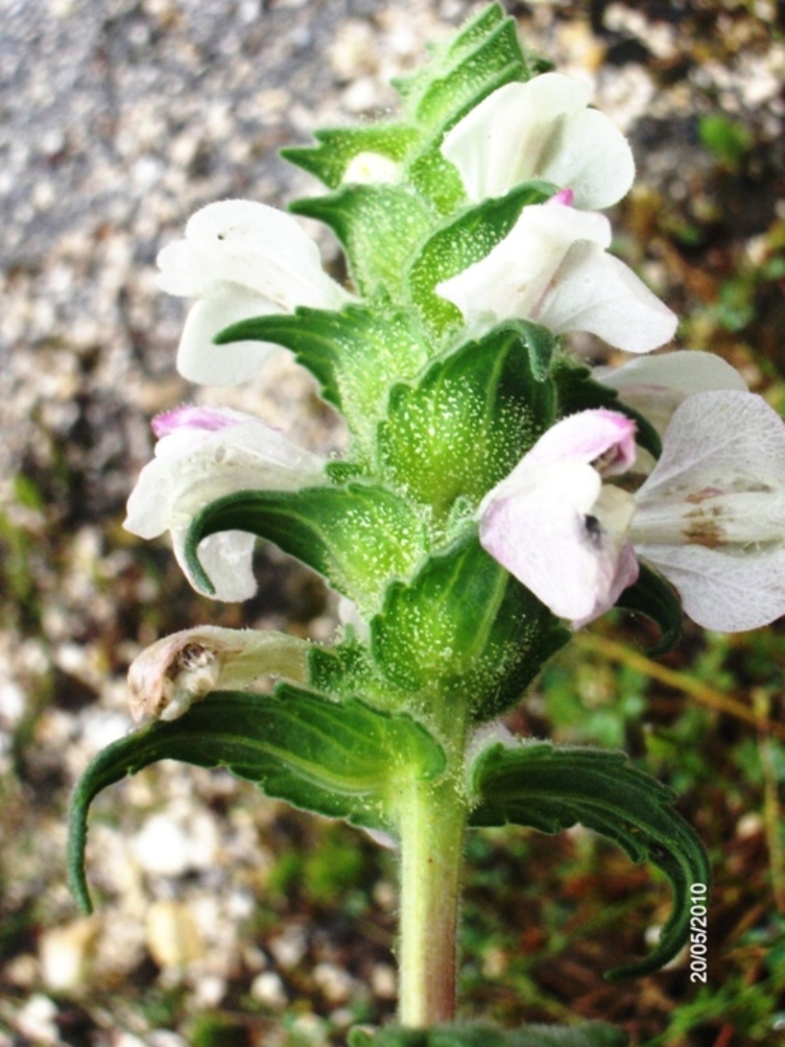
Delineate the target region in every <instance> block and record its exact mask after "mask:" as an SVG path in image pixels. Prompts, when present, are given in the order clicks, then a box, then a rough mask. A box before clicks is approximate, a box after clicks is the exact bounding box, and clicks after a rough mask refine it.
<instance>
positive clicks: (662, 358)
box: [593, 349, 748, 435]
mask: <svg viewBox="0 0 785 1047" xmlns="http://www.w3.org/2000/svg"><path fill="white" fill-rule="evenodd" d="M593 375H594V377H595V378H596V379H597V380H598V381H600V382H602V384H603V385H607V386H609V387H610V388H611V389H616V390H617V392H618V393H619V396H620V397H621V399H622V400H623V401H624V403H625V404H628V405H629V406H630V407H633V408H634V409H635V410H636V411H639V412H640V413H641V414H642V415H644V416H645V417H646V419H647V420H648V421H650V422H651V424H652V425H653V426H654V428H655V429H656V430H657V432H658V433H659V434H660V435H662V434H663V433H664V432H665V429H666V428H667V425H668V423H669V422H670V420H671V418H672V417H673V412H674V411H675V410H676V408H677V407H678V406H679V404H680V403H683V401H684V400H686V399H687V397H688V396H693V395H694V394H695V393H707V392H711V391H712V390H715V389H736V390H737V391H740V392H744V393H746V392H747V391H748V390H747V383H746V382H745V381H744V379H743V378H742V376H741V375H740V374H739V372H738V371H737V370H736V368H735V367H731V365H730V364H729V363H727V362H726V361H725V360H723V359H722V357H721V356H716V355H715V354H714V353H703V352H697V351H695V350H690V349H679V350H675V351H673V352H668V353H659V354H657V355H655V356H642V357H638V358H636V359H634V360H629V361H627V363H625V364H622V366H621V367H595V368H594V371H593Z"/></svg>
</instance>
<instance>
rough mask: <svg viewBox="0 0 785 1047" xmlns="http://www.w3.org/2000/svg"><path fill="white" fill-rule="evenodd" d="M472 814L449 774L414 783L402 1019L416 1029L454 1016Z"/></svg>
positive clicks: (408, 806) (405, 857)
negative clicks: (463, 869) (465, 843)
mask: <svg viewBox="0 0 785 1047" xmlns="http://www.w3.org/2000/svg"><path fill="white" fill-rule="evenodd" d="M466 815H467V807H466V801H465V799H464V798H463V797H462V796H461V795H460V792H459V790H458V789H457V788H456V786H455V783H454V781H451V780H449V779H448V780H446V781H445V780H444V779H442V780H441V781H440V782H439V783H438V784H437V785H434V784H433V783H422V782H418V783H414V785H413V787H412V789H411V793H410V795H408V796H406V797H405V798H403V803H402V804H401V813H400V823H399V824H400V831H401V873H400V875H401V914H400V918H401V925H400V942H399V950H398V951H399V964H400V1001H399V1018H400V1021H401V1024H402V1025H405V1026H409V1027H412V1028H425V1027H427V1026H430V1025H437V1024H440V1023H443V1022H451V1021H452V1020H453V1019H454V1017H455V978H456V964H457V931H458V907H459V902H460V879H461V866H462V852H463V836H464V830H465V826H466Z"/></svg>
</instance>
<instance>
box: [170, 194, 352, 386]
mask: <svg viewBox="0 0 785 1047" xmlns="http://www.w3.org/2000/svg"><path fill="white" fill-rule="evenodd" d="M158 266H159V268H160V270H161V272H160V274H159V276H158V284H159V286H160V287H161V288H163V290H164V291H168V292H169V294H174V295H182V296H184V297H186V298H196V299H197V300H196V302H195V303H194V305H193V306H191V309H190V312H189V313H188V318H187V319H186V322H185V327H184V329H183V334H182V338H181V340H180V348H179V350H178V354H177V367H178V369H179V371H180V373H181V374H183V375H184V377H186V378H187V379H189V381H192V382H200V383H203V384H210V385H232V384H235V383H238V382H243V381H245V380H246V379H248V378H250V377H252V376H253V375H254V374H255V373H256V371H257V370H258V369H259V367H260V365H261V364H262V363H263V362H264V360H265V359H266V358H267V357H268V356H269V355H270V353H272V352H273V351H275V350H276V349H278V348H279V347H278V346H275V345H271V344H269V343H264V342H253V341H248V342H236V343H233V344H232V345H229V346H215V345H213V338H214V337H215V335H217V334H218V333H219V331H222V330H223V329H224V328H226V327H228V326H229V325H230V324H234V323H237V322H239V321H240V320H247V319H251V318H253V317H255V316H264V315H267V314H270V313H280V312H291V311H292V310H294V309H295V308H296V307H297V306H299V305H305V306H311V307H313V308H317V309H340V308H341V307H342V306H343V305H344V304H345V303H346V302H347V301H348V300H349V297H350V296H349V295H348V294H347V293H346V292H345V291H344V290H343V288H342V287H340V285H339V284H337V283H336V282H335V281H334V280H332V279H331V278H330V277H329V276H328V275H327V274H326V273H325V272H324V270H323V269H322V263H321V259H320V257H319V249H318V248H317V246H316V244H315V243H314V242H313V241H312V240H311V238H310V237H309V236H308V235H307V233H305V232H304V231H303V229H302V228H301V227H300V226H299V225H298V223H297V222H296V220H295V219H294V218H293V217H292V216H291V215H288V214H284V212H282V211H277V210H276V209H275V208H274V207H267V206H265V205H264V204H258V203H252V202H250V201H248V200H224V201H221V202H218V203H214V204H209V205H208V206H207V207H203V208H202V209H201V210H200V211H197V212H196V214H194V215H193V216H192V217H191V218H190V219H189V221H188V224H187V225H186V227H185V239H184V240H178V241H176V242H175V243H172V244H169V245H168V246H167V247H165V248H164V249H163V250H162V251H161V252H160V253H159V255H158Z"/></svg>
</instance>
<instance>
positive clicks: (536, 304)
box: [436, 193, 677, 353]
mask: <svg viewBox="0 0 785 1047" xmlns="http://www.w3.org/2000/svg"><path fill="white" fill-rule="evenodd" d="M610 243H611V227H610V223H609V222H608V220H607V219H606V218H605V217H604V216H603V215H599V214H594V213H589V212H585V211H578V210H575V208H573V207H571V206H569V205H568V204H567V205H566V204H565V202H564V194H563V193H560V194H558V197H557V198H554V199H553V200H549V201H548V202H547V203H545V204H535V205H532V206H530V207H525V208H524V209H523V211H522V212H521V216H520V218H519V219H518V221H517V222H516V224H515V226H514V227H513V229H512V230H511V232H510V233H509V234H508V235H507V236H506V237H505V238H504V240H502V241H501V243H499V244H497V245H496V246H495V247H494V248H493V249H492V250H491V252H490V253H489V254H488V255H486V256H485V258H483V259H482V260H481V261H479V262H476V263H475V264H474V265H470V266H469V268H468V269H465V270H464V271H463V272H462V273H459V274H458V275H457V276H454V277H452V278H451V279H449V280H445V281H444V282H443V283H440V284H438V285H437V287H436V293H437V294H438V295H440V296H441V297H442V298H446V299H447V300H448V301H450V302H452V303H453V305H455V306H457V307H458V309H460V311H461V313H462V314H463V317H464V321H465V323H466V325H467V327H468V328H469V330H470V331H471V332H472V333H473V334H474V335H479V334H481V333H483V332H485V331H488V330H490V328H491V327H493V326H494V324H496V323H499V322H501V321H503V320H510V319H520V320H530V321H531V322H533V323H537V324H541V325H542V326H544V327H547V328H549V329H550V330H551V331H553V333H554V334H565V333H567V332H569V331H588V332H590V333H591V334H595V335H598V336H599V337H600V338H603V339H604V340H605V341H606V342H609V343H610V344H611V345H613V346H616V348H618V349H625V350H627V352H631V353H646V352H649V351H650V350H651V349H655V348H656V347H657V346H659V345H663V344H664V343H665V342H668V341H669V340H670V339H671V338H672V337H673V334H674V332H675V330H676V324H677V319H676V316H675V314H674V313H672V312H671V310H670V309H668V308H667V306H665V305H663V304H662V302H660V300H659V299H658V298H656V297H655V296H654V295H653V294H652V293H651V291H649V290H648V288H646V287H645V286H644V285H643V283H641V281H640V280H639V279H638V277H637V276H635V274H634V273H633V272H632V270H631V269H629V268H628V267H627V266H626V265H624V263H623V262H620V261H619V259H618V258H614V257H613V256H612V255H609V254H607V252H606V250H605V249H606V248H607V247H609V246H610Z"/></svg>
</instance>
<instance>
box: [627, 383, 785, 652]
mask: <svg viewBox="0 0 785 1047" xmlns="http://www.w3.org/2000/svg"><path fill="white" fill-rule="evenodd" d="M636 502H637V508H636V512H635V517H634V520H633V526H632V531H631V538H632V541H633V543H634V545H635V548H636V551H637V552H638V554H639V555H640V556H641V557H642V558H644V559H646V560H647V561H648V562H649V563H651V564H652V565H653V566H654V567H656V568H657V570H659V571H661V572H662V573H663V574H664V575H665V577H666V578H668V580H669V581H670V582H672V583H673V585H675V587H676V588H677V589H678V590H679V593H680V594H681V598H682V602H683V604H684V610H685V612H686V613H687V614H688V615H689V617H690V618H692V620H693V621H695V622H697V623H698V624H699V625H703V626H704V627H705V628H707V629H715V630H717V631H719V632H739V631H742V630H745V629H757V628H759V627H760V626H762V625H767V624H768V623H769V622H772V621H774V620H775V619H777V618H779V617H780V616H781V615H783V614H785V424H784V423H783V421H782V419H781V418H780V416H779V415H778V414H777V412H776V411H774V410H773V409H772V408H771V407H769V405H768V404H767V403H766V402H765V400H763V399H761V397H759V396H754V395H752V394H751V393H743V392H738V391H735V390H721V391H717V392H706V393H698V394H696V395H695V396H690V397H688V399H686V400H685V401H684V403H682V404H681V406H680V407H678V408H677V410H676V411H675V412H674V415H673V418H672V419H671V422H670V425H669V426H668V428H667V430H666V432H665V439H664V441H663V452H662V456H661V458H660V460H659V461H658V463H657V466H656V468H655V469H654V470H653V471H652V473H651V475H650V476H649V477H648V479H647V480H646V482H645V483H644V484H643V486H642V487H641V488H640V490H639V491H638V493H637V495H636Z"/></svg>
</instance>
